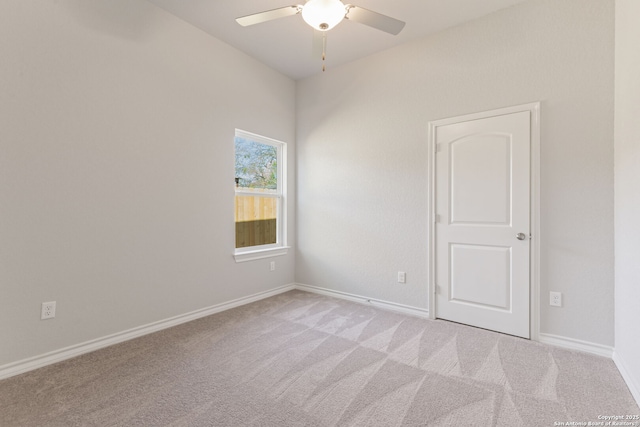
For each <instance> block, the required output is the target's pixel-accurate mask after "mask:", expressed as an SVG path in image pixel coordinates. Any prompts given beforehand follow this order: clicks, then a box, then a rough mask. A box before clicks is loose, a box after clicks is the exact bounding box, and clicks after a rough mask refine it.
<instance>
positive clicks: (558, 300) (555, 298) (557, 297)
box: [549, 292, 562, 307]
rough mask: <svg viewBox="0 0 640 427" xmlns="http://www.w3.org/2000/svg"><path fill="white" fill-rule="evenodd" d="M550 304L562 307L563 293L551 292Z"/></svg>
mask: <svg viewBox="0 0 640 427" xmlns="http://www.w3.org/2000/svg"><path fill="white" fill-rule="evenodd" d="M549 305H552V306H554V307H562V293H561V292H549Z"/></svg>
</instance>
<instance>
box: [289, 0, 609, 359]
mask: <svg viewBox="0 0 640 427" xmlns="http://www.w3.org/2000/svg"><path fill="white" fill-rule="evenodd" d="M613 49H614V8H613V2H609V1H602V0H563V1H557V0H534V1H530V2H525V3H522V4H519V5H517V6H514V7H511V8H508V9H505V10H502V11H499V12H497V13H494V14H491V15H488V16H486V17H484V18H481V19H479V20H476V21H473V22H470V23H467V24H464V25H461V26H458V27H455V28H452V29H449V30H447V31H444V32H442V33H439V34H437V35H434V36H431V37H428V38H425V39H421V40H417V41H415V42H413V43H409V44H405V45H402V46H400V47H397V48H394V49H390V50H388V51H385V52H382V53H380V54H377V55H374V56H371V57H368V58H365V59H362V60H359V61H356V62H353V63H351V64H348V65H345V66H342V67H338V68H331V67H330V68H329V70H328V71H327V72H326V73H323V74H322V75H318V76H315V77H311V78H308V79H305V80H302V81H299V82H298V84H297V103H298V104H297V111H298V116H297V143H298V164H297V167H298V168H297V171H298V210H297V215H298V248H297V250H298V252H297V261H296V280H297V281H298V282H301V283H305V284H308V285H315V286H321V287H326V288H330V289H333V290H336V291H341V292H348V293H352V294H357V295H364V296H368V297H371V298H376V299H381V300H386V301H391V302H395V303H399V304H406V305H410V306H414V307H421V308H426V307H428V297H427V292H426V290H427V277H428V276H427V259H428V254H427V224H426V218H427V200H428V197H429V195H428V185H427V182H428V180H427V178H428V177H427V159H428V157H427V123H428V122H429V121H430V120H436V119H441V118H445V117H452V116H457V115H462V114H467V113H472V112H478V111H485V110H491V109H496V108H501V107H506V106H511V105H518V104H524V103H529V102H534V101H540V102H541V111H542V113H541V121H542V128H541V228H542V230H541V236H538V237H539V238H540V239H541V253H542V258H541V278H540V279H541V280H540V282H541V283H540V285H541V289H540V299H541V303H542V304H541V310H540V317H541V332H543V333H546V334H552V335H558V336H561V337H568V338H572V339H577V340H583V341H587V342H589V343H596V344H601V345H606V346H611V345H613V308H614V307H613V280H614V278H613V77H614V69H613V63H614V58H613V52H614V50H613ZM397 271H406V272H407V284H398V283H397V280H396V273H397ZM551 290H553V291H560V292H562V293H563V294H564V301H563V302H564V306H563V307H562V308H556V307H550V306H549V305H548V300H549V298H548V295H549V291H551Z"/></svg>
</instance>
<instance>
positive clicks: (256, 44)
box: [149, 0, 525, 79]
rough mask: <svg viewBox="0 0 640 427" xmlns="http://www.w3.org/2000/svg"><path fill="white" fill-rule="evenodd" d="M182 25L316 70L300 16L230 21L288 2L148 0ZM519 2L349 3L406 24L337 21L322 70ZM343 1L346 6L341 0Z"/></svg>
mask: <svg viewBox="0 0 640 427" xmlns="http://www.w3.org/2000/svg"><path fill="white" fill-rule="evenodd" d="M149 1H150V2H151V3H154V4H155V5H157V6H159V7H161V8H163V9H165V10H166V11H168V12H170V13H172V14H173V15H175V16H177V17H179V18H181V19H183V20H184V21H186V22H188V23H190V24H192V25H194V26H196V27H198V28H200V29H202V30H203V31H205V32H207V33H209V34H211V35H212V36H214V37H216V38H218V39H220V40H222V41H224V42H226V43H228V44H230V45H231V46H233V47H235V48H237V49H239V50H241V51H243V52H245V53H247V54H249V55H250V56H252V57H254V58H256V59H258V60H259V61H261V62H263V63H265V64H267V65H269V66H270V67H272V68H275V69H276V70H278V71H280V72H282V73H284V74H286V75H288V76H290V77H292V78H294V79H299V78H303V77H308V76H310V75H313V74H316V73H319V72H322V61H321V58H319V57H314V56H313V55H312V40H313V30H312V28H311V27H309V26H308V25H307V24H306V23H305V22H304V21H303V20H302V17H301V16H300V15H296V16H289V17H286V18H281V19H277V20H274V21H270V22H265V23H262V24H257V25H253V26H250V27H242V26H240V25H239V24H237V23H236V21H235V18H237V17H240V16H245V15H250V14H252V13H257V12H262V11H265V10H270V9H276V8H279V7H284V6H290V5H294V4H300V3H302V2H303V1H302V0H299V1H297V2H296V1H292V2H290V1H288V0H149ZM523 1H525V0H394V1H390V0H354V3H353V4H355V5H356V6H361V7H364V8H366V9H370V10H373V11H375V12H378V13H382V14H385V15H389V16H391V17H393V18H396V19H400V20H402V21H405V22H406V23H407V25H406V26H405V27H404V29H403V30H402V32H401V33H400V34H399V35H397V36H392V35H390V34H387V33H384V32H382V31H379V30H376V29H373V28H370V27H367V26H365V25H362V24H359V23H356V22H350V21H346V20H345V21H343V22H341V23H340V24H338V26H336V27H335V28H333V29H332V30H330V31H329V32H328V33H327V58H326V65H327V68H328V69H330V68H331V67H335V66H338V65H340V64H344V63H346V62H349V61H353V60H354V59H357V58H361V57H364V56H367V55H371V54H373V53H376V52H379V51H382V50H385V49H388V48H390V47H393V46H396V45H399V44H402V43H406V42H408V41H410V40H413V39H416V38H420V37H424V36H426V35H428V34H433V33H436V32H438V31H441V30H443V29H445V28H448V27H452V26H454V25H458V24H461V23H463V22H467V21H470V20H473V19H476V18H479V17H481V16H484V15H487V14H489V13H491V12H494V11H496V10H499V9H503V8H505V7H509V6H511V5H514V4H516V3H521V2H523ZM344 3H345V4H346V3H349V2H348V1H344Z"/></svg>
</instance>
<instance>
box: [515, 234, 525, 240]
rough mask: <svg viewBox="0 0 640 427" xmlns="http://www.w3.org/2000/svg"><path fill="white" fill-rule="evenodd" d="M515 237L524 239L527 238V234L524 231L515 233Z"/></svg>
mask: <svg viewBox="0 0 640 427" xmlns="http://www.w3.org/2000/svg"><path fill="white" fill-rule="evenodd" d="M516 237H517V238H518V240H524V239H526V238H527V236H526V235H525V234H524V233H518V234H516Z"/></svg>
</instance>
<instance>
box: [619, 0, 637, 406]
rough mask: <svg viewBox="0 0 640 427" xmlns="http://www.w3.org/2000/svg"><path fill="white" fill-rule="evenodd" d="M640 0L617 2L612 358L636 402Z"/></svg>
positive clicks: (621, 0) (620, 0)
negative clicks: (639, 47) (614, 338)
mask: <svg viewBox="0 0 640 427" xmlns="http://www.w3.org/2000/svg"><path fill="white" fill-rule="evenodd" d="M639 20H640V2H638V1H637V0H616V71H615V73H616V89H615V111H616V113H615V116H616V117H615V170H616V174H615V212H616V216H615V229H616V231H615V242H616V247H615V254H616V264H615V271H616V298H615V303H616V313H615V331H616V332H615V335H616V350H615V355H614V360H615V361H616V363H617V364H618V367H620V370H621V371H622V372H623V375H624V376H625V379H626V380H627V384H629V388H630V389H631V391H632V393H633V394H634V397H635V398H636V401H637V402H638V403H639V404H640V327H639V325H640V318H639V317H638V313H640V80H639V79H638V76H640V51H639V50H638V41H639V40H640V25H638V22H639Z"/></svg>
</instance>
